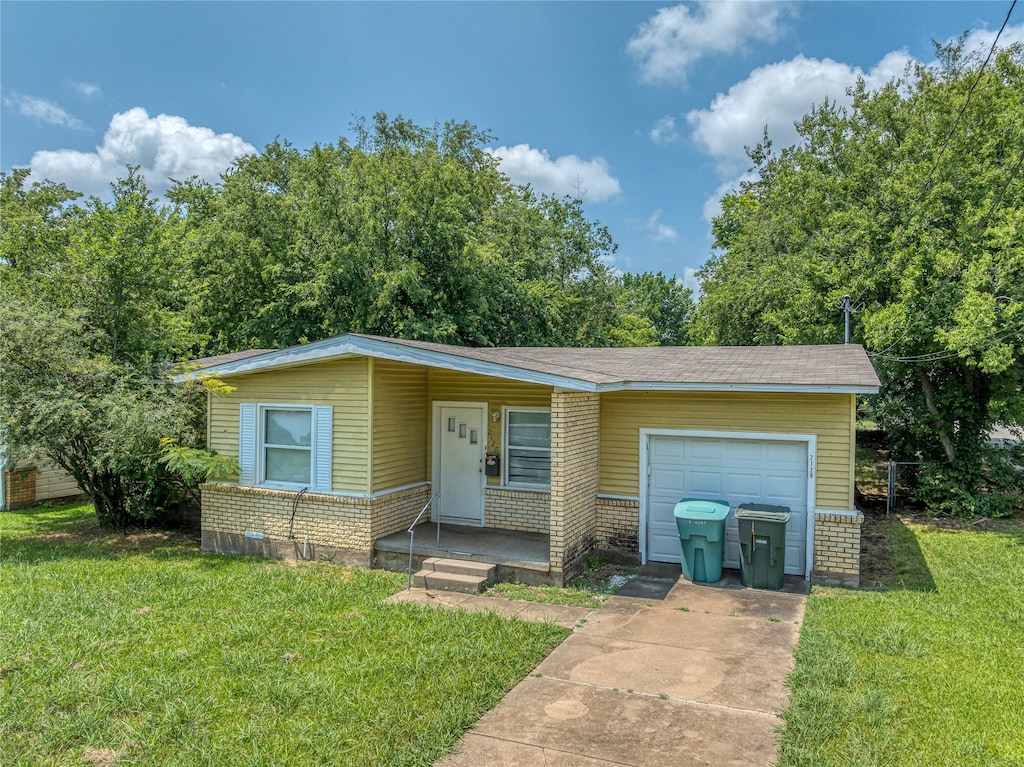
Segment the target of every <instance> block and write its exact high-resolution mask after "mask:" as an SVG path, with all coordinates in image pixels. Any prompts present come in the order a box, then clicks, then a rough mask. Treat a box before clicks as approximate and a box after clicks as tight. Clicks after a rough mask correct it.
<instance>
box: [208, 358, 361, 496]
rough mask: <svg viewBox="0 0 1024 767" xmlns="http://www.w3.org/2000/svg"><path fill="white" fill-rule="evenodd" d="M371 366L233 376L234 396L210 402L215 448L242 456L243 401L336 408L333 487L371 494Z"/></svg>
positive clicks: (353, 363) (340, 364) (340, 363)
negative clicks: (240, 415)
mask: <svg viewBox="0 0 1024 767" xmlns="http://www.w3.org/2000/svg"><path fill="white" fill-rule="evenodd" d="M368 371H369V364H368V360H367V359H366V358H365V357H359V358H355V359H347V360H336V361H334V362H324V363H321V364H318V365H304V366H301V367H295V368H286V369H284V370H270V371H266V372H262V373H254V374H251V375H244V376H237V377H235V376H233V377H231V378H228V379H226V382H227V383H229V384H231V385H232V386H234V387H236V390H235V391H233V392H232V393H231V394H229V395H226V396H223V397H213V398H212V399H211V401H210V423H209V431H210V447H211V448H212V449H213V450H216V451H217V452H218V453H222V454H224V455H233V456H237V455H238V403H240V402H264V403H270V402H278V403H281V404H295V405H304V404H310V405H333V406H334V446H333V453H332V460H333V464H334V467H333V468H334V472H333V473H334V478H333V489H334V490H335V491H336V492H351V493H366V492H369V486H370V478H369V476H368V475H369V472H368V460H367V456H368V455H369V451H370V429H369V421H368V419H369V415H368V414H369V400H370V397H369V373H368Z"/></svg>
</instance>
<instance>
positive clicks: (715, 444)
mask: <svg viewBox="0 0 1024 767" xmlns="http://www.w3.org/2000/svg"><path fill="white" fill-rule="evenodd" d="M647 454H648V462H649V465H650V472H649V475H648V476H649V485H648V492H647V558H648V559H650V560H654V561H656V562H678V561H679V560H680V552H679V537H678V535H677V533H676V525H675V515H674V513H673V512H674V510H675V505H676V503H678V501H679V499H680V498H705V499H707V500H725V501H728V502H729V506H730V507H731V509H732V511H731V512H730V514H729V518H728V520H727V521H726V533H725V565H726V567H733V568H738V567H739V564H740V562H739V533H738V525H737V523H736V518H735V516H734V515H735V511H736V507H737V506H739V505H740V504H741V503H767V504H773V505H777V506H788V507H789V508H790V509H791V510H792V512H793V514H792V517H791V518H790V521H789V525H788V526H787V527H786V572H787V573H791V574H796V575H803V573H804V559H805V552H806V538H807V531H806V527H807V443H806V442H790V441H771V440H752V439H718V438H710V437H675V436H651V437H650V438H649V440H648V453H647Z"/></svg>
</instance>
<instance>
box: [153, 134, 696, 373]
mask: <svg viewBox="0 0 1024 767" xmlns="http://www.w3.org/2000/svg"><path fill="white" fill-rule="evenodd" d="M354 127H355V131H354V133H355V137H354V140H353V141H351V142H350V141H348V140H345V139H341V140H339V141H338V142H337V143H336V144H332V145H326V146H322V145H316V146H314V147H313V148H311V149H310V150H308V151H306V152H301V151H299V150H297V149H295V148H294V147H292V146H291V145H290V144H288V143H287V142H282V141H275V142H274V143H272V144H270V145H268V146H267V147H266V148H265V149H264V151H263V152H261V153H260V154H258V155H252V156H249V157H244V158H241V159H240V160H238V161H237V162H236V163H235V165H234V166H233V167H232V168H231V169H230V170H229V171H228V172H227V173H226V174H225V175H224V176H223V178H222V181H221V183H220V184H218V185H217V186H216V187H212V186H208V185H204V184H201V183H198V182H196V181H189V182H186V183H182V184H179V185H178V186H177V187H176V188H175V189H173V190H172V191H171V193H170V194H169V197H170V198H171V199H172V200H173V201H174V202H175V203H176V204H177V205H178V214H179V216H180V221H181V231H182V233H183V235H182V239H181V258H182V266H183V268H184V269H185V270H186V273H187V275H188V277H187V282H188V284H189V286H190V293H189V295H188V300H187V301H186V302H185V306H186V307H187V318H188V322H189V324H190V326H191V327H192V328H193V330H194V332H196V333H197V335H198V336H199V337H201V338H202V339H203V340H204V343H203V345H202V347H201V350H202V351H204V352H209V353H216V352H223V351H229V350H236V349H240V348H247V347H260V346H263V347H265V346H287V345H290V344H295V343H299V342H301V341H303V340H317V339H320V338H325V337H329V336H332V335H338V334H341V333H345V332H349V331H353V332H361V333H371V334H377V335H384V336H394V337H400V338H414V339H420V340H429V341H437V342H442V343H454V344H462V345H471V346H515V345H544V346H609V345H644V344H650V343H657V342H658V340H659V339H660V338H661V337H674V335H675V334H677V333H678V329H674V328H673V329H667V328H663V327H661V326H660V325H659V324H658V323H660V322H662V321H663V320H664V321H669V322H677V320H678V317H677V316H676V315H674V314H671V311H669V312H668V313H666V312H665V311H664V310H659V311H658V312H656V313H653V314H651V313H648V314H644V313H643V311H639V312H638V311H637V307H634V306H631V305H630V300H628V299H625V298H624V295H623V294H624V285H623V281H622V279H621V278H619V277H618V276H617V275H616V274H615V273H614V272H613V271H612V270H611V269H610V267H609V266H608V261H609V257H610V256H612V255H613V254H614V252H615V247H616V246H615V244H614V242H613V241H612V239H611V236H610V235H609V233H608V231H607V229H606V228H605V227H603V226H601V225H600V224H597V223H595V222H593V221H590V220H588V219H587V218H586V216H585V215H584V213H583V210H582V204H581V202H580V201H579V200H571V199H568V198H562V199H559V198H553V197H548V196H543V195H541V196H537V195H536V194H535V193H534V192H533V191H532V190H530V189H529V188H526V187H521V186H516V185H514V184H512V183H511V182H510V181H509V180H508V178H507V177H505V176H504V175H502V174H501V173H500V172H499V170H498V168H497V164H496V160H495V159H494V157H493V156H491V155H490V154H489V153H487V152H486V151H485V149H484V148H485V146H486V144H487V143H489V142H490V140H491V137H490V136H489V135H488V134H486V133H484V132H482V131H480V130H478V129H477V128H475V127H474V126H472V125H469V124H468V123H457V122H449V123H446V124H445V125H443V126H434V127H432V128H422V127H419V126H416V125H414V124H413V123H411V122H410V121H408V120H404V119H402V118H400V117H399V118H396V119H389V118H388V117H387V116H386V115H383V114H377V115H376V116H375V117H374V118H373V120H372V121H359V122H357V123H356V124H355V126H354ZM627 292H628V291H627ZM668 297H669V298H678V299H680V300H681V301H682V309H681V311H682V314H683V315H686V314H687V313H688V312H689V310H690V306H691V304H690V303H689V301H690V298H689V295H688V294H687V293H686V292H685V291H684V290H683V289H678V290H676V291H675V292H674V293H670V294H669V296H668ZM677 314H678V312H677ZM643 318H645V319H643Z"/></svg>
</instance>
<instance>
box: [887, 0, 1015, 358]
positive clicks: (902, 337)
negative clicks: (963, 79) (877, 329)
mask: <svg viewBox="0 0 1024 767" xmlns="http://www.w3.org/2000/svg"><path fill="white" fill-rule="evenodd" d="M1016 6H1017V0H1013V1H1012V2H1011V3H1010V8H1009V10H1007V12H1006V17H1005V18H1004V19H1003V23H1002V26H1000V27H999V31H998V32H996V36H995V38H993V40H992V45H991V46H989V49H988V55H986V56H985V60H984V61H983V62H982V63H981V66H980V67H979V68H978V74H977V76H976V77H975V78H974V81H973V82H972V83H971V86H970V87H969V88H968V89H967V95H966V96H965V97H964V102H963V104H962V105H961V106H960V111H959V112H957V116H956V119H955V120H954V121H953V125H952V126H951V127H950V129H949V132H948V133H946V137H945V138H944V139H943V141H942V146H941V147H939V152H938V154H936V156H935V161H934V162H933V163H932V167H931V169H930V170H929V171H928V176H927V177H926V178H925V181H924V184H922V186H921V191H920V192H919V193H918V195H917V198H916V199H915V200H914V205H913V206H912V208H911V211H910V212H909V213H908V214H907V216H906V217H905V218H904V220H903V224H902V225H901V226H900V229H899V231H898V232H897V233H896V236H895V237H893V242H896V241H897V240H899V239H900V238H901V237H902V236H903V235H904V234H905V233H906V231H907V227H908V226H910V222H911V220H913V217H914V213H915V211H914V210H913V208H917V207H918V206H919V205H920V204H921V201H922V200H923V199H924V197H925V195H926V194H927V193H928V188H929V186H930V185H931V181H932V178H933V176H934V175H935V171H936V169H937V168H938V167H939V162H940V161H941V160H942V156H943V155H944V154H945V152H946V149H947V148H948V146H949V142H950V139H952V137H953V134H954V133H955V132H956V129H957V127H958V126H959V125H960V121H961V120H962V119H963V116H964V114H966V112H967V106H968V104H969V103H970V101H971V97H972V96H973V95H974V91H975V89H976V88H977V87H978V84H979V83H980V82H981V78H982V76H983V75H984V73H985V69H986V68H987V67H988V64H989V62H990V61H991V60H992V56H993V55H995V51H996V48H997V47H998V45H999V38H1000V36H1002V34H1003V31H1004V30H1005V29H1006V27H1007V25H1008V24H1009V23H1010V17H1011V16H1013V10H1014V8H1016ZM1022 163H1024V149H1022V152H1021V156H1020V158H1019V159H1018V160H1017V163H1016V165H1015V166H1014V168H1013V169H1012V171H1011V173H1010V176H1009V178H1008V179H1007V182H1006V184H1005V185H1004V187H1003V190H1002V192H1000V194H999V197H998V198H997V200H996V201H995V202H994V203H993V204H992V205H990V206H989V210H988V211H987V212H986V214H985V218H984V219H982V220H983V221H984V222H985V223H986V224H987V222H988V219H989V217H991V215H992V213H993V212H995V210H996V208H997V207H998V206H999V205H1001V204H1002V201H1003V197H1004V196H1005V194H1006V191H1007V189H1009V187H1010V184H1011V183H1012V182H1013V178H1014V177H1015V176H1016V174H1017V172H1018V171H1019V170H1020V168H1021V165H1022ZM890 261H891V258H887V259H885V260H884V261H883V262H882V263H881V264H880V265H879V267H878V268H879V269H881V268H883V267H885V266H886V265H888V264H889V263H890ZM923 319H924V317H923V316H919V317H918V318H917V319H915V320H911V322H910V323H909V324H908V325H907V326H906V328H904V330H903V333H902V334H901V335H900V336H899V337H898V338H897V339H896V340H895V341H893V342H892V343H891V344H889V345H888V346H886V347H885V348H884V349H882V350H880V351H877V352H868V354H869V356H872V357H883V356H884V355H885V354H886V352H889V351H891V350H892V349H894V348H895V347H896V346H898V345H899V344H900V343H902V342H903V341H904V340H906V338H907V336H908V335H910V332H911V331H912V330H913V329H914V328H916V327H917V326H918V325H920V323H921V321H922V320H923ZM887 359H894V358H893V357H888V358H887Z"/></svg>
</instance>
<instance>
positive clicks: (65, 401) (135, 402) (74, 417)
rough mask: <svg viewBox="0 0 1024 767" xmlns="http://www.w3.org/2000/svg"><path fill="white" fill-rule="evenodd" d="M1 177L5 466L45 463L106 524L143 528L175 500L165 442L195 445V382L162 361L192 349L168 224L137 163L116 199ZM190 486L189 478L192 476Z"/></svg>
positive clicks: (198, 407)
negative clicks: (178, 304)
mask: <svg viewBox="0 0 1024 767" xmlns="http://www.w3.org/2000/svg"><path fill="white" fill-rule="evenodd" d="M26 176H27V174H26V173H21V172H20V171H19V172H16V173H14V174H12V175H11V176H9V177H5V178H4V179H3V195H4V202H5V204H4V208H3V211H2V213H0V221H2V226H0V254H2V258H0V280H2V282H3V286H4V290H3V293H2V295H0V328H3V332H2V333H0V371H2V376H0V433H2V434H3V435H4V441H5V445H6V446H7V447H8V448H9V449H10V455H9V456H8V458H9V459H11V460H14V461H18V460H20V459H29V460H36V459H41V458H47V459H49V460H50V461H52V462H53V463H55V464H57V465H58V466H60V467H62V468H63V469H65V470H66V471H67V472H68V473H69V474H71V476H72V477H74V479H75V480H76V481H77V482H78V484H79V486H80V487H81V488H82V489H83V490H84V491H85V492H86V493H88V494H89V496H90V498H91V499H92V501H93V503H94V505H95V508H96V513H97V516H98V518H99V519H100V521H101V522H102V523H104V524H108V525H113V526H118V527H124V526H125V525H127V524H129V523H140V522H148V521H150V520H153V519H154V518H155V517H157V516H158V515H159V514H160V513H161V512H162V511H164V510H165V509H167V507H168V506H171V505H173V504H175V503H177V502H178V501H180V500H181V498H180V493H179V489H180V487H181V483H180V481H177V480H176V478H175V477H174V476H173V475H172V474H171V473H169V472H168V470H167V468H166V466H165V465H164V464H163V463H161V461H160V458H161V450H162V442H161V440H163V439H172V440H174V441H175V443H176V444H179V445H182V446H188V447H193V448H199V447H201V446H202V441H203V438H204V434H205V429H204V427H203V424H204V419H205V402H206V397H205V393H204V392H203V391H202V387H201V386H198V387H197V386H175V385H172V384H171V383H170V381H169V379H167V378H166V371H167V362H168V361H170V360H173V359H175V358H176V357H177V355H178V354H179V353H180V351H181V350H182V349H184V348H186V347H187V346H188V345H189V342H188V337H187V328H185V326H184V325H183V322H182V319H181V314H180V311H178V310H176V308H175V306H174V303H175V301H176V298H175V296H176V293H177V286H176V284H175V282H174V276H173V275H174V274H175V272H176V269H175V267H174V249H173V248H171V247H170V245H169V238H170V237H171V236H172V235H173V233H174V230H173V228H172V227H171V224H170V222H169V220H168V219H167V214H166V211H160V210H158V209H157V207H156V204H155V202H154V201H153V199H152V197H151V195H150V193H149V190H148V189H147V188H146V185H145V183H144V182H143V181H142V179H141V177H140V176H138V174H137V172H136V171H135V169H129V170H128V174H127V176H126V177H125V178H123V179H121V180H119V181H117V182H116V183H115V184H113V185H112V197H111V201H110V202H103V201H100V200H98V199H96V198H92V199H90V200H89V201H87V202H86V204H85V205H82V206H76V205H72V204H71V203H72V202H73V201H74V200H75V199H76V198H77V195H75V194H74V193H71V192H69V191H68V190H66V189H65V188H64V187H60V186H58V185H53V184H50V183H48V182H44V183H40V184H33V185H32V186H31V187H29V188H28V189H26V188H25V180H26ZM193 484H194V480H193Z"/></svg>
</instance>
